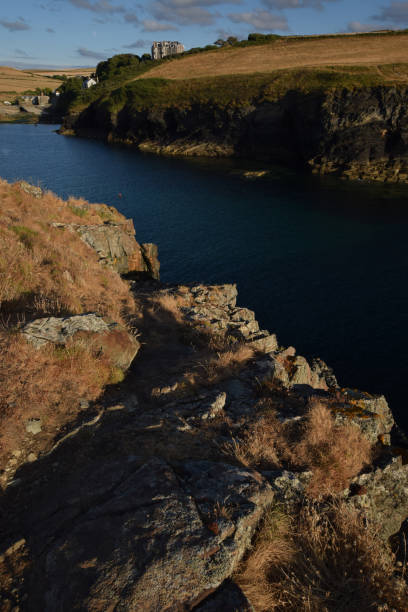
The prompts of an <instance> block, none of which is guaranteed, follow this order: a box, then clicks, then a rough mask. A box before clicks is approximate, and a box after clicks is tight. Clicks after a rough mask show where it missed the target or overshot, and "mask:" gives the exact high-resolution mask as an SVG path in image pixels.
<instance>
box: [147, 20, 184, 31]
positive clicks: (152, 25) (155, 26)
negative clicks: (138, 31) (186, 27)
mask: <svg viewBox="0 0 408 612" xmlns="http://www.w3.org/2000/svg"><path fill="white" fill-rule="evenodd" d="M142 23H143V32H165V31H167V30H178V28H176V26H174V25H172V24H171V23H161V22H160V21H156V20H154V19H145V20H144V21H143V22H142Z"/></svg>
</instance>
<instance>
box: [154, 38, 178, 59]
mask: <svg viewBox="0 0 408 612" xmlns="http://www.w3.org/2000/svg"><path fill="white" fill-rule="evenodd" d="M183 52H184V45H182V44H181V43H180V42H178V41H177V40H161V41H159V42H157V41H154V43H153V45H152V59H154V60H159V59H162V58H163V57H166V56H168V55H177V54H178V53H183Z"/></svg>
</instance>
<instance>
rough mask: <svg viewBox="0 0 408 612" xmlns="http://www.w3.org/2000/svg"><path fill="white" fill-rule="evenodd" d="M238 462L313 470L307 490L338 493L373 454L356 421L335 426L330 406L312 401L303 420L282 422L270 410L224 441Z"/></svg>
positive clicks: (314, 494)
mask: <svg viewBox="0 0 408 612" xmlns="http://www.w3.org/2000/svg"><path fill="white" fill-rule="evenodd" d="M225 451H226V452H227V453H228V454H230V455H232V456H234V457H235V459H237V460H238V461H239V462H240V463H242V464H243V465H246V466H251V467H255V468H261V469H277V468H282V467H286V468H289V469H292V470H299V469H301V470H312V472H313V476H312V479H311V481H310V483H309V486H308V490H307V493H308V494H309V495H310V496H312V497H314V498H321V497H325V496H328V495H332V494H336V493H339V492H340V491H342V490H344V489H345V488H347V486H348V483H349V482H350V480H351V479H352V478H353V477H354V476H356V475H357V474H359V472H360V471H361V470H362V468H363V467H364V466H366V465H368V464H369V463H370V461H371V459H372V447H371V444H370V442H369V440H367V438H365V437H364V436H363V434H362V433H361V431H360V430H359V428H358V427H357V426H355V425H338V424H337V423H336V422H335V420H334V418H333V416H332V414H331V412H330V410H329V409H328V408H327V407H326V406H324V405H322V404H321V403H319V402H318V401H315V402H312V403H311V405H310V407H309V412H308V413H307V415H306V416H305V418H304V419H303V421H302V422H300V423H299V422H294V424H293V425H292V424H291V423H290V421H289V422H288V423H286V424H282V423H281V422H280V421H279V420H278V419H277V417H276V414H275V412H274V411H273V410H269V411H268V412H266V413H264V414H263V415H262V416H261V417H260V418H259V419H258V420H257V421H255V422H254V423H253V424H252V425H251V426H250V427H249V429H248V430H247V431H246V432H245V433H244V434H243V435H242V436H241V437H240V438H237V439H234V440H233V441H232V442H230V443H229V444H227V445H226V447H225Z"/></svg>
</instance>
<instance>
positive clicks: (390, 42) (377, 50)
mask: <svg viewBox="0 0 408 612" xmlns="http://www.w3.org/2000/svg"><path fill="white" fill-rule="evenodd" d="M407 59H408V33H407V32H405V31H404V32H401V33H400V32H382V33H375V34H374V33H370V34H357V35H328V36H307V37H304V36H302V37H279V38H277V39H276V40H274V41H272V42H268V43H266V44H262V45H254V46H245V47H241V46H230V47H225V48H222V49H217V50H214V51H206V52H204V53H198V54H195V55H190V56H189V55H187V56H185V57H181V58H179V59H178V60H177V61H170V62H166V63H162V64H161V65H159V66H155V67H153V68H152V69H151V70H149V72H148V73H147V74H146V73H145V74H144V75H143V77H142V78H146V77H162V78H166V79H190V78H197V77H208V76H221V75H227V74H250V73H255V72H262V73H266V72H272V71H275V70H279V69H290V68H299V67H302V66H305V67H319V66H320V67H321V66H337V65H342V66H348V65H350V66H367V65H368V66H373V65H377V64H396V63H397V64H398V63H403V62H407Z"/></svg>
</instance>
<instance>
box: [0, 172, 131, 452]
mask: <svg viewBox="0 0 408 612" xmlns="http://www.w3.org/2000/svg"><path fill="white" fill-rule="evenodd" d="M0 206H1V217H0V322H1V324H2V327H1V328H0V344H1V347H2V351H1V358H0V423H1V438H0V462H1V463H4V460H5V459H6V457H7V456H8V454H9V453H10V452H12V451H13V450H15V449H18V448H19V447H20V446H21V445H23V446H24V443H23V439H24V437H27V436H26V434H25V425H24V424H25V422H26V420H27V419H29V418H40V419H41V420H42V422H43V429H44V434H42V436H43V435H45V436H46V437H47V436H48V437H49V438H50V439H52V437H53V436H54V435H55V433H56V432H57V431H58V430H59V429H60V428H61V427H64V425H66V424H67V423H68V422H69V421H71V420H74V419H75V418H76V416H77V413H78V410H79V407H78V406H79V400H80V399H84V400H93V399H95V398H96V397H98V395H99V394H100V393H101V392H102V390H103V388H104V386H105V385H106V384H107V383H110V382H113V381H114V380H117V373H116V372H115V370H114V368H112V366H111V364H110V363H109V361H108V359H107V358H106V357H102V356H100V355H97V354H95V353H94V352H93V349H92V347H91V346H90V345H88V347H86V346H84V345H83V344H81V343H80V341H78V340H77V341H76V343H75V344H73V343H71V344H68V345H67V347H66V348H55V347H53V346H52V345H50V346H46V347H43V348H42V349H40V350H36V349H35V348H34V347H33V346H31V345H30V344H28V343H27V342H26V341H25V340H24V339H23V338H22V337H21V335H20V334H19V333H18V325H19V323H21V322H24V321H25V320H26V319H27V320H29V319H34V318H38V317H42V316H61V315H71V314H80V313H86V312H95V313H98V314H100V315H102V316H104V317H105V318H107V319H113V320H115V321H118V322H121V323H124V324H126V322H127V321H128V319H129V317H131V315H132V313H133V311H134V307H135V305H134V301H133V299H132V297H131V294H130V291H129V287H128V285H127V284H126V283H125V282H124V281H122V279H121V278H120V277H119V275H118V274H117V273H116V272H114V271H112V270H110V269H108V268H103V267H101V266H100V264H99V263H98V257H97V254H96V253H95V252H94V251H93V250H92V249H91V248H89V247H88V246H87V245H86V244H85V243H84V242H82V240H81V239H80V238H79V236H78V235H77V233H76V232H75V231H69V230H68V229H63V228H58V227H54V226H53V225H52V223H53V222H54V221H58V222H65V223H76V224H78V223H88V222H89V223H92V224H96V223H103V221H104V220H105V219H106V218H115V219H116V220H117V221H119V222H121V221H123V222H124V218H123V217H122V216H121V215H119V213H117V212H115V211H114V210H112V209H110V208H108V207H107V206H100V207H99V206H97V205H89V204H88V203H87V202H85V201H83V200H74V199H70V200H68V202H64V201H62V200H60V199H59V198H57V197H56V196H54V195H53V194H51V193H46V194H45V195H43V196H42V197H41V198H40V199H38V198H35V197H34V196H33V195H32V194H30V193H27V192H26V191H25V190H24V188H22V187H21V186H20V185H19V184H14V185H10V184H8V183H6V182H5V181H0Z"/></svg>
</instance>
